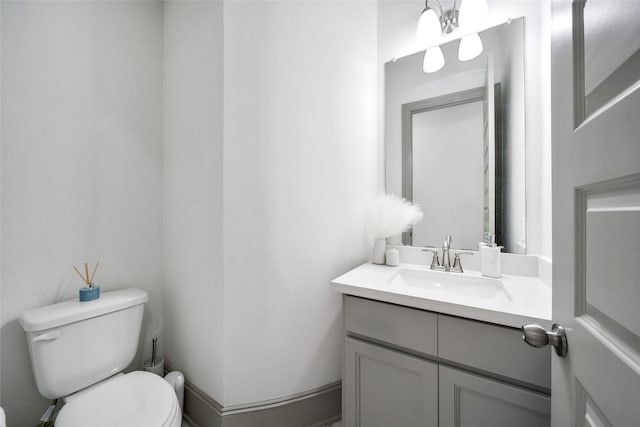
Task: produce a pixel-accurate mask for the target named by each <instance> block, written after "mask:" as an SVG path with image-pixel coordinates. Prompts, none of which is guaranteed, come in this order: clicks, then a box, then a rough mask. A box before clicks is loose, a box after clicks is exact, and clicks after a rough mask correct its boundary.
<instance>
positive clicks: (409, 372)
mask: <svg viewBox="0 0 640 427" xmlns="http://www.w3.org/2000/svg"><path fill="white" fill-rule="evenodd" d="M344 314H345V318H344V319H345V359H344V372H343V389H342V391H343V425H344V427H356V426H357V427H377V426H380V427H425V426H429V427H436V426H440V427H454V426H455V427H484V426H487V427H503V426H504V427H514V426H518V427H528V426H531V427H544V426H548V425H549V424H550V408H551V403H550V396H549V388H550V380H551V355H550V352H549V351H547V350H538V349H533V348H530V347H528V346H527V345H526V344H525V343H524V342H523V341H522V339H521V336H520V332H519V330H518V329H514V328H509V327H504V326H498V325H493V324H488V323H483V322H477V321H473V320H468V319H462V318H459V317H454V316H448V315H443V314H438V313H433V312H429V311H425V310H419V309H415V308H410V307H404V306H399V305H394V304H388V303H383V302H379V301H373V300H368V299H364V298H358V297H352V296H349V295H345V296H344Z"/></svg>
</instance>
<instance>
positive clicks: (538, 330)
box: [522, 323, 569, 357]
mask: <svg viewBox="0 0 640 427" xmlns="http://www.w3.org/2000/svg"><path fill="white" fill-rule="evenodd" d="M522 339H523V340H524V342H526V343H527V344H529V345H530V346H532V347H545V346H547V345H552V346H553V348H554V349H555V350H556V354H557V355H558V356H560V357H566V356H567V352H568V351H569V345H568V344H567V334H565V333H564V328H563V327H562V326H560V325H558V324H557V323H554V324H553V326H552V327H551V332H547V331H546V330H545V329H544V328H543V327H542V326H540V325H537V324H535V323H529V324H528V325H524V326H523V327H522Z"/></svg>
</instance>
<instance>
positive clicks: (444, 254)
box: [442, 234, 451, 271]
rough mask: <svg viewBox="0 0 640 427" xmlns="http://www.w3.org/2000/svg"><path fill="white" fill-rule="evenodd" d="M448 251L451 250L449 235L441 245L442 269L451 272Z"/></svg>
mask: <svg viewBox="0 0 640 427" xmlns="http://www.w3.org/2000/svg"><path fill="white" fill-rule="evenodd" d="M449 249H451V235H450V234H448V235H447V237H446V238H445V239H444V242H443V243H442V267H444V271H449V270H451V258H450V257H449Z"/></svg>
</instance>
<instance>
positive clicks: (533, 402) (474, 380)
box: [438, 365, 551, 427]
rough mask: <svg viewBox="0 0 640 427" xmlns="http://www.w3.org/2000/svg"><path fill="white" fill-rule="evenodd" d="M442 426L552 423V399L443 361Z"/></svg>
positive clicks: (530, 426) (542, 426) (540, 426)
mask: <svg viewBox="0 0 640 427" xmlns="http://www.w3.org/2000/svg"><path fill="white" fill-rule="evenodd" d="M438 370H439V385H438V388H439V393H438V402H439V403H438V404H439V411H438V412H439V424H438V425H439V426H440V427H480V426H482V427H485V426H486V427H512V426H514V427H515V426H517V427H545V426H546V427H548V426H549V425H550V424H551V399H550V397H549V396H547V395H543V394H540V393H536V392H532V391H529V390H525V389H522V388H520V387H516V386H512V385H509V384H506V383H502V382H500V381H494V380H490V379H488V378H484V377H481V376H477V375H473V374H469V373H466V372H464V371H459V370H456V369H451V368H447V367H445V366H442V365H440V367H439V368H438Z"/></svg>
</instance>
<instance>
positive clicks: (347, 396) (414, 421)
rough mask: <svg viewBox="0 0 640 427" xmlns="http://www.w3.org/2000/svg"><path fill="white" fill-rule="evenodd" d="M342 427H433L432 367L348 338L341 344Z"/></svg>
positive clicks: (435, 411) (435, 410) (435, 391)
mask: <svg viewBox="0 0 640 427" xmlns="http://www.w3.org/2000/svg"><path fill="white" fill-rule="evenodd" d="M343 392H344V396H343V398H344V403H345V407H344V419H343V423H344V426H345V427H356V426H357V427H391V426H394V427H433V426H436V425H437V424H438V365H437V364H435V363H433V362H429V361H426V360H422V359H419V358H417V357H412V356H409V355H406V354H403V353H400V352H396V351H393V350H388V349H385V348H383V347H379V346H377V345H373V344H368V343H366V342H364V341H359V340H356V339H352V338H346V339H345V370H344V380H343Z"/></svg>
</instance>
